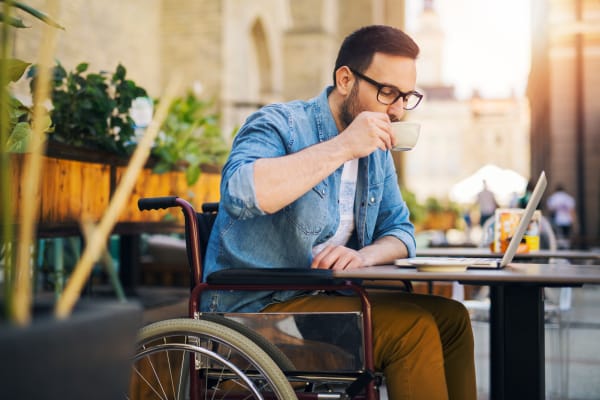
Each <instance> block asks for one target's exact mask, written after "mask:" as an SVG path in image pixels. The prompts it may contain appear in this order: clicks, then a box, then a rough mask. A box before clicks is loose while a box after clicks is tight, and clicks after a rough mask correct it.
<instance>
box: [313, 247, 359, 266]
mask: <svg viewBox="0 0 600 400" xmlns="http://www.w3.org/2000/svg"><path fill="white" fill-rule="evenodd" d="M366 265H367V264H366V260H365V258H364V257H363V256H362V255H361V254H360V253H359V252H358V251H356V250H352V249H349V248H348V247H344V246H327V247H325V248H324V249H323V251H321V252H320V253H319V254H317V256H316V257H315V258H314V259H313V262H312V265H311V268H316V269H353V268H360V267H365V266H366Z"/></svg>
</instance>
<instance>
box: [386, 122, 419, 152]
mask: <svg viewBox="0 0 600 400" xmlns="http://www.w3.org/2000/svg"><path fill="white" fill-rule="evenodd" d="M392 130H393V131H394V138H395V139H396V140H395V145H394V147H392V150H394V151H408V150H412V148H413V147H415V145H416V144H417V140H418V139H419V132H420V130H421V124H419V123H417V122H406V121H399V122H392Z"/></svg>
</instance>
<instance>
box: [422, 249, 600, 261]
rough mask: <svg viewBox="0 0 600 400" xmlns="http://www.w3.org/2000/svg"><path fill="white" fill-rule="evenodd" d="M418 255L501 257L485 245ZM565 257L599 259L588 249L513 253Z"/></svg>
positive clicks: (523, 256) (526, 256) (425, 251)
mask: <svg viewBox="0 0 600 400" xmlns="http://www.w3.org/2000/svg"><path fill="white" fill-rule="evenodd" d="M417 256H419V257H440V256H442V257H502V256H503V254H502V253H492V252H491V251H490V249H489V248H487V247H432V248H427V249H417ZM539 258H566V259H570V260H584V259H585V260H596V261H600V251H588V250H537V251H531V252H528V253H518V254H515V259H539Z"/></svg>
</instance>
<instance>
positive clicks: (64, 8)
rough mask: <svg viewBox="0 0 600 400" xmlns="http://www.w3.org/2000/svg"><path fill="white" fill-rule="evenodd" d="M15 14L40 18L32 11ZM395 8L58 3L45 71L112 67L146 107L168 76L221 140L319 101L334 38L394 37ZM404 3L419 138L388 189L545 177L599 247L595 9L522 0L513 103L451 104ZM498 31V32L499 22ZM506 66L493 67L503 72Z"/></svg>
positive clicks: (425, 14)
mask: <svg viewBox="0 0 600 400" xmlns="http://www.w3.org/2000/svg"><path fill="white" fill-rule="evenodd" d="M496 1H498V2H501V1H502V0H496ZM27 3H28V4H30V5H32V6H34V7H36V8H38V9H42V10H44V7H45V2H44V1H43V0H28V1H27ZM408 3H410V0H253V1H246V0H128V1H118V0H106V1H103V2H97V1H92V2H90V1H86V0H69V1H60V11H59V13H58V15H56V19H57V20H59V21H60V22H61V24H62V25H63V26H65V27H66V29H65V31H64V32H61V33H60V34H59V42H58V49H57V53H56V59H57V60H59V61H60V62H61V63H62V64H63V66H65V68H67V70H71V69H73V68H74V67H75V65H77V64H78V63H80V62H84V61H85V62H89V63H90V69H91V70H102V69H107V70H114V68H115V67H116V65H117V63H119V62H121V63H122V64H123V65H124V66H125V67H126V68H127V71H128V76H129V77H130V78H131V79H133V80H135V81H136V83H138V84H139V85H141V86H143V87H145V88H146V89H147V90H148V91H149V93H150V94H151V95H152V96H156V97H158V96H160V94H161V90H162V88H163V87H164V86H165V85H166V83H167V82H168V80H169V77H170V76H172V75H173V74H179V75H182V76H183V77H184V80H185V81H186V82H187V83H188V87H189V88H194V89H195V90H197V91H201V92H202V96H203V97H206V98H212V99H214V100H215V101H216V103H217V104H218V106H219V109H220V111H221V113H222V116H223V125H224V126H223V131H224V132H229V131H231V129H233V128H235V127H236V126H239V125H240V124H241V123H242V122H243V120H244V118H245V117H246V116H247V115H248V114H249V113H250V112H252V111H253V110H255V109H256V108H258V107H260V106H261V105H263V104H266V103H269V102H273V101H286V100H290V99H295V98H304V99H306V98H310V97H312V96H314V95H316V94H317V93H319V91H320V90H321V89H322V88H323V86H325V85H328V84H330V83H331V80H332V68H333V64H334V59H335V56H336V52H337V49H338V47H339V44H340V42H341V40H342V39H343V37H344V36H346V35H347V34H348V33H350V32H351V31H353V30H354V29H356V28H358V27H360V26H363V25H367V24H373V23H381V24H389V25H393V26H397V27H400V28H406V26H407V21H406V15H407V13H406V7H405V6H406V5H407V4H408ZM418 3H419V4H418V6H417V7H418V8H419V15H418V18H419V21H418V24H415V25H417V27H418V28H417V29H415V31H414V32H413V31H411V32H410V33H411V34H413V35H414V37H415V38H416V39H417V41H418V42H419V43H420V45H421V47H422V49H423V53H422V57H421V60H420V61H419V63H420V66H419V68H420V70H419V71H420V72H419V73H420V75H419V81H418V85H419V87H420V88H421V89H422V90H423V91H424V93H425V95H426V102H425V103H424V104H423V105H422V106H420V107H419V108H418V109H416V110H415V111H414V112H412V113H410V114H409V115H408V118H409V119H414V120H418V121H420V122H421V123H422V135H421V139H420V142H419V144H418V146H417V148H416V149H415V150H414V151H413V152H412V153H410V154H407V155H403V156H400V157H399V159H398V163H399V164H400V166H401V168H400V169H399V170H400V179H401V180H402V181H403V182H404V183H405V185H406V187H408V188H409V189H410V190H411V191H413V192H414V193H415V194H416V195H417V197H418V198H419V199H421V200H422V199H424V198H427V197H430V196H435V197H437V198H440V199H445V198H446V197H447V196H448V193H449V190H450V188H451V187H452V185H453V184H455V183H456V182H458V181H460V180H461V179H463V178H464V177H466V176H468V175H470V174H472V173H473V172H475V171H476V170H477V169H478V168H479V167H481V166H483V165H485V164H495V165H498V166H500V167H503V168H508V169H512V170H515V171H517V172H519V173H520V174H522V175H523V176H525V177H530V176H537V175H538V174H539V172H540V171H541V170H546V172H547V174H548V176H549V181H550V182H549V183H550V184H549V190H548V193H550V192H551V190H552V189H553V188H554V186H555V185H556V184H557V183H559V182H560V183H562V184H564V186H565V187H566V189H567V190H568V191H569V192H570V193H572V194H573V195H574V196H575V198H576V201H577V207H578V208H577V211H578V214H579V221H580V224H579V235H578V240H577V242H576V243H577V245H578V246H582V247H589V246H600V175H598V171H600V117H599V116H600V112H599V111H600V110H598V108H600V104H599V103H598V102H597V101H594V100H595V99H594V98H593V95H594V94H595V93H596V92H597V91H598V89H599V88H600V75H599V74H598V72H597V71H600V3H599V2H598V1H596V0H529V2H528V4H530V6H531V12H530V15H531V32H532V35H531V37H530V38H529V37H523V38H522V40H523V41H529V40H531V72H530V75H529V84H528V92H527V97H525V96H522V95H520V94H518V93H515V94H510V95H508V96H503V97H500V98H498V97H493V98H490V97H488V96H486V95H485V94H484V93H481V94H478V93H477V92H474V93H472V95H471V96H469V98H456V96H455V94H456V93H455V90H454V88H453V85H452V84H451V83H446V82H445V81H444V79H442V74H441V71H442V64H443V61H442V58H441V54H442V53H443V52H444V51H445V47H444V46H445V41H444V40H445V32H444V30H443V27H442V26H441V25H440V24H439V18H440V15H439V14H438V13H437V10H436V9H437V7H436V6H437V3H436V2H434V1H428V0H425V1H422V0H421V1H419V2H418ZM461 10H462V9H461ZM467 11H468V10H467ZM411 18H412V17H411ZM465 18H471V19H472V18H477V16H476V15H471V14H470V13H468V12H466V13H465ZM411 22H416V21H411ZM31 24H37V22H36V21H33V22H31ZM504 25H505V29H506V30H510V29H511V20H507V21H504ZM42 31H43V29H32V30H31V31H30V32H19V34H18V36H17V37H15V41H14V53H15V54H14V56H16V57H18V58H22V59H25V60H35V58H36V54H37V51H38V46H39V43H40V40H39V39H40V35H41V32H42ZM446 50H447V49H446ZM472 56H473V57H477V56H478V55H477V54H473V55H472ZM463 62H464V64H465V65H468V64H469V63H470V62H472V61H471V60H469V59H468V58H466V59H464V60H463ZM511 63H512V61H511V60H510V59H506V66H507V68H508V67H510V65H511ZM17 90H19V89H18V88H17Z"/></svg>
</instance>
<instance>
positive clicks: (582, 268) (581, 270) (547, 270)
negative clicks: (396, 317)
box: [333, 263, 600, 286]
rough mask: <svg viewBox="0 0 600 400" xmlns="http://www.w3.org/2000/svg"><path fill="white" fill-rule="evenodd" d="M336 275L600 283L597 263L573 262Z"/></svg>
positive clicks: (394, 269)
mask: <svg viewBox="0 0 600 400" xmlns="http://www.w3.org/2000/svg"><path fill="white" fill-rule="evenodd" d="M333 275H334V276H335V277H338V278H352V279H356V278H358V279H367V280H403V279H408V280H414V281H460V282H478V283H489V284H494V283H498V284H501V283H519V284H539V285H541V286H571V285H580V284H586V283H591V284H600V266H598V265H576V264H525V263H511V264H509V265H508V266H507V267H506V268H504V269H496V270H492V269H468V270H466V271H461V272H443V271H440V272H420V271H417V270H416V268H413V267H397V266H395V265H380V266H373V267H365V268H357V269H351V270H342V271H333Z"/></svg>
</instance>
